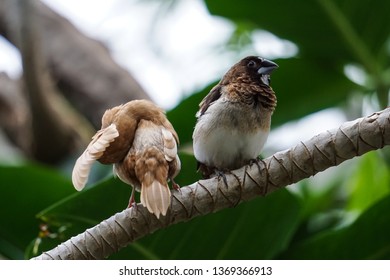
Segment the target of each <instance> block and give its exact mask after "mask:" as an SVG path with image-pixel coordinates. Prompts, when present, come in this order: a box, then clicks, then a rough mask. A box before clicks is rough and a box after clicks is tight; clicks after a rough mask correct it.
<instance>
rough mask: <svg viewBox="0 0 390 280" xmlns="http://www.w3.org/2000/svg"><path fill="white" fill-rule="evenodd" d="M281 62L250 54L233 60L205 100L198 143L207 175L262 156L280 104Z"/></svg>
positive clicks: (199, 118) (195, 145)
mask: <svg viewBox="0 0 390 280" xmlns="http://www.w3.org/2000/svg"><path fill="white" fill-rule="evenodd" d="M277 67H278V66H277V65H276V64H275V63H274V62H272V61H269V60H266V59H263V58H260V57H256V56H248V57H246V58H244V59H242V60H241V61H239V62H238V63H237V64H235V65H233V67H231V68H230V70H229V71H228V72H227V73H226V74H225V75H224V76H223V78H222V79H221V81H220V82H219V83H218V84H217V85H216V86H215V87H214V88H213V89H212V90H211V91H210V93H209V94H208V95H207V96H206V97H205V98H204V99H203V100H202V102H201V103H200V105H199V107H200V109H199V111H198V113H197V114H196V117H197V123H196V126H195V130H194V133H193V148H194V154H195V158H196V159H197V161H198V165H199V170H200V171H201V172H202V174H203V177H205V178H209V177H210V176H211V175H212V174H213V173H215V172H217V173H218V172H223V171H228V170H233V169H237V168H239V167H242V166H244V165H245V164H248V163H249V162H250V161H251V160H253V159H255V158H257V157H258V156H259V154H260V152H261V150H262V148H263V146H264V144H265V142H266V140H267V137H268V134H269V130H270V125H271V115H272V113H273V111H274V109H275V106H276V96H275V93H274V91H273V90H272V88H271V87H270V74H271V72H272V71H273V70H274V69H276V68H277Z"/></svg>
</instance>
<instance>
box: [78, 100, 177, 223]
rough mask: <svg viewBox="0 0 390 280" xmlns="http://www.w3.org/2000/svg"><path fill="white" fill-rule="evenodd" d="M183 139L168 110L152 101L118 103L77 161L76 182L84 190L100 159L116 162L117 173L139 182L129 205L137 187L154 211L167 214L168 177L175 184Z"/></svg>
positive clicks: (144, 201)
mask: <svg viewBox="0 0 390 280" xmlns="http://www.w3.org/2000/svg"><path fill="white" fill-rule="evenodd" d="M178 143H179V138H178V136H177V134H176V132H175V130H174V128H173V126H172V124H171V123H170V122H169V121H168V119H167V118H166V116H165V114H164V111H163V110H162V109H160V108H158V107H157V106H156V105H154V104H153V103H152V102H150V101H146V100H135V101H130V102H128V103H126V104H124V105H120V106H117V107H114V108H112V109H109V110H107V111H106V112H105V113H104V115H103V118H102V128H101V129H100V130H99V131H98V132H97V133H96V134H95V136H93V138H92V142H91V143H90V144H89V145H88V147H87V149H86V150H85V151H84V153H83V154H82V155H81V156H80V157H79V158H78V159H77V161H76V164H75V166H74V169H73V174H72V181H73V185H74V186H75V188H76V189H77V190H79V191H80V190H81V189H83V188H84V186H85V184H86V182H87V180H88V175H89V172H90V169H91V166H92V164H93V163H94V162H95V161H96V160H98V161H99V162H101V163H103V164H114V168H113V169H114V173H115V174H116V175H117V176H118V177H119V178H120V179H121V180H122V181H123V182H125V183H127V184H129V185H132V186H133V190H132V193H131V197H130V201H129V207H131V206H132V204H134V201H135V200H134V189H135V190H137V191H140V192H141V203H142V204H143V205H144V206H145V207H146V208H147V209H148V210H149V212H151V213H153V214H154V215H156V217H157V218H159V216H160V214H161V215H164V216H165V215H166V214H167V210H168V207H169V206H170V204H171V192H170V189H169V187H168V184H167V180H169V179H170V180H171V181H172V182H173V178H174V177H175V176H176V175H177V174H178V173H179V171H180V167H181V166H180V160H179V157H178V155H177V145H178ZM173 184H174V182H173ZM174 186H176V187H177V185H175V184H174Z"/></svg>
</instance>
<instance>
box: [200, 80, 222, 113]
mask: <svg viewBox="0 0 390 280" xmlns="http://www.w3.org/2000/svg"><path fill="white" fill-rule="evenodd" d="M220 97H221V86H220V85H219V84H218V85H216V86H215V87H213V88H212V89H211V91H210V92H209V94H207V95H206V97H205V98H203V100H202V101H201V102H200V104H199V111H198V113H197V114H196V116H197V117H200V116H201V115H203V114H204V113H205V112H206V111H207V109H208V108H209V106H210V105H211V103H213V102H214V101H215V100H218V99H219V98H220Z"/></svg>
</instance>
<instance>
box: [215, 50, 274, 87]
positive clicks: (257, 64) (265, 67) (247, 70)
mask: <svg viewBox="0 0 390 280" xmlns="http://www.w3.org/2000/svg"><path fill="white" fill-rule="evenodd" d="M276 68H278V65H277V64H276V63H275V62H273V61H270V60H267V59H264V58H261V57H258V56H247V57H245V58H243V59H242V60H240V61H239V62H238V63H236V64H235V65H233V67H232V68H230V70H229V71H228V72H227V73H226V74H225V76H224V78H223V81H222V83H224V80H226V82H235V81H239V82H243V83H253V82H255V83H258V82H261V83H262V84H265V85H267V86H269V83H270V75H271V73H272V71H273V70H275V69H276Z"/></svg>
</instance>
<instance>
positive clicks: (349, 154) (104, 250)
mask: <svg viewBox="0 0 390 280" xmlns="http://www.w3.org/2000/svg"><path fill="white" fill-rule="evenodd" d="M389 144H390V109H386V110H384V111H380V112H377V113H375V114H372V115H370V116H368V117H365V118H361V119H357V120H355V121H352V122H347V123H344V124H343V125H342V126H341V127H339V128H338V129H335V130H331V131H326V132H323V133H321V134H319V135H317V136H315V137H313V138H312V139H310V140H308V141H306V142H301V143H300V144H298V145H296V146H295V147H293V148H291V149H289V150H286V151H282V152H278V153H276V154H274V155H273V156H271V157H268V158H266V159H264V160H258V161H256V162H254V163H252V164H250V165H247V166H244V167H242V168H240V169H237V170H234V171H232V172H231V173H230V174H226V179H227V185H225V183H224V180H222V178H221V177H219V178H212V179H209V180H201V181H199V182H196V183H193V184H192V185H189V186H186V187H183V188H181V191H180V192H178V191H173V194H172V197H173V199H172V205H171V208H170V209H169V210H168V213H167V216H166V217H162V218H161V219H160V220H158V219H157V218H156V217H155V216H154V215H153V214H150V213H149V212H148V211H147V210H146V209H145V208H144V207H143V206H142V205H140V204H138V207H137V208H134V207H132V208H130V209H126V210H124V211H122V212H120V213H117V214H116V215H114V216H112V217H111V218H109V219H107V220H104V221H103V222H101V223H100V224H98V225H97V226H95V227H93V228H90V229H88V230H86V231H85V232H84V233H81V234H79V235H77V236H75V237H72V238H71V239H70V240H68V241H66V242H64V243H62V244H61V245H59V246H57V247H56V248H54V249H52V250H51V251H48V252H45V253H43V254H42V255H40V256H38V257H36V258H34V259H37V260H49V259H102V258H106V257H108V256H110V255H111V254H113V253H114V252H117V251H118V250H120V249H121V248H123V247H125V246H127V245H128V244H129V243H131V242H133V241H134V240H137V239H139V238H141V237H143V236H145V235H147V234H150V233H152V232H154V231H156V230H158V229H161V228H164V227H167V226H169V225H171V224H175V223H178V222H183V221H188V220H190V219H192V218H194V217H197V216H202V215H206V214H209V213H212V212H217V211H219V210H221V209H224V208H227V207H234V206H236V205H238V204H239V203H241V202H243V201H248V200H251V199H253V198H255V197H258V196H265V195H267V194H269V193H271V192H273V191H276V190H278V189H280V188H282V187H285V186H287V185H290V184H292V183H295V182H298V181H300V180H302V179H304V178H308V177H310V176H313V175H315V174H316V173H318V172H320V171H323V170H325V169H327V168H329V167H332V166H336V165H339V164H340V163H342V162H343V161H345V160H348V159H351V158H353V157H356V156H360V155H363V154H365V153H367V152H369V151H372V150H376V149H381V148H383V147H384V146H385V145H389Z"/></svg>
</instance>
